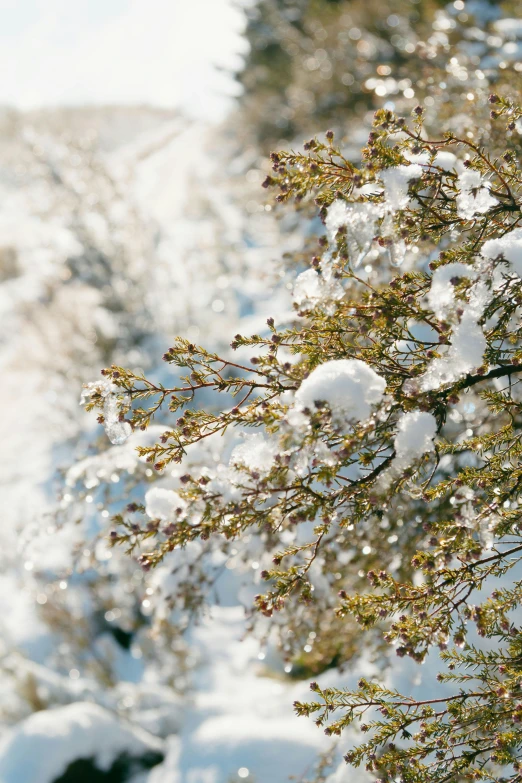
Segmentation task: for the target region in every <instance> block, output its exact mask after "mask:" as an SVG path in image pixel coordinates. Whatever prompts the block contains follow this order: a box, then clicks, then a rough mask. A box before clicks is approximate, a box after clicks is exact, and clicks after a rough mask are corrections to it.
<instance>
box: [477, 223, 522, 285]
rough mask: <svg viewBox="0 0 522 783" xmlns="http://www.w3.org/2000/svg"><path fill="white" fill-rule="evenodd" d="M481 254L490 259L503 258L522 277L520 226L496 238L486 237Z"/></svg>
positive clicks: (521, 235)
mask: <svg viewBox="0 0 522 783" xmlns="http://www.w3.org/2000/svg"><path fill="white" fill-rule="evenodd" d="M481 255H482V257H483V258H485V259H487V260H490V261H494V260H495V259H496V258H499V257H502V258H504V259H505V260H506V261H509V263H510V264H511V266H512V267H513V269H514V270H515V272H516V273H517V275H519V276H520V277H522V228H515V229H513V231H510V232H509V233H508V234H504V236H503V237H498V239H488V241H487V242H484V244H483V246H482V250H481Z"/></svg>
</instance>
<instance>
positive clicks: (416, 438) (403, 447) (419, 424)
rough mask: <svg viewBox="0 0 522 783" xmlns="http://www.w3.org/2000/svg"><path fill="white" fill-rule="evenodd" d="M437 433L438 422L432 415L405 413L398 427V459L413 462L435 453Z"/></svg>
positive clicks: (418, 412) (421, 412)
mask: <svg viewBox="0 0 522 783" xmlns="http://www.w3.org/2000/svg"><path fill="white" fill-rule="evenodd" d="M436 432H437V422H436V421H435V417H434V416H433V415H432V414H431V413H427V412H425V411H411V412H409V413H403V414H402V416H401V418H400V419H399V422H398V425H397V435H396V436H395V442H394V446H395V452H396V454H397V457H398V458H399V459H401V460H405V461H407V462H412V461H413V460H414V459H416V458H417V457H421V456H422V455H423V454H426V453H427V452H428V451H433V448H434V446H433V438H434V437H435V435H436Z"/></svg>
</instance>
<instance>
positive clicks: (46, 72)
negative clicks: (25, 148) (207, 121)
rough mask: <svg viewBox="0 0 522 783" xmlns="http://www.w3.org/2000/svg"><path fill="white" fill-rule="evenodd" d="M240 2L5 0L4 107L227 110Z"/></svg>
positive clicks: (0, 8)
mask: <svg viewBox="0 0 522 783" xmlns="http://www.w3.org/2000/svg"><path fill="white" fill-rule="evenodd" d="M243 23H244V22H243V16H242V14H241V12H240V11H238V10H237V8H235V7H234V4H233V2H232V0H0V103H1V104H12V105H16V106H20V107H22V108H28V107H29V108H32V107H36V106H45V105H57V104H82V103H142V102H144V103H151V104H156V105H161V106H182V107H183V108H185V109H187V110H188V111H190V112H191V113H192V114H196V115H199V116H211V117H214V116H217V115H219V114H221V113H222V112H223V111H224V109H225V107H226V101H225V100H224V99H223V94H226V93H229V94H230V93H231V92H233V90H234V85H233V84H232V83H231V80H229V79H227V78H226V77H224V76H223V75H222V74H220V73H218V72H217V71H216V69H215V67H214V66H215V65H216V64H217V65H221V66H225V67H228V68H231V67H234V66H237V65H238V63H239V62H240V59H239V55H240V52H242V51H244V47H245V43H244V41H243V40H242V39H241V32H242V30H243Z"/></svg>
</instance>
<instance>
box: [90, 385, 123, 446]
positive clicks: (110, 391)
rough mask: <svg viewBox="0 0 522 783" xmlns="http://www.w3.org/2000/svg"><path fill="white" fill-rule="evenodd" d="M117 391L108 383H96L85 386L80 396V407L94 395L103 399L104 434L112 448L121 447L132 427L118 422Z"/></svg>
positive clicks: (114, 386) (116, 388) (115, 387)
mask: <svg viewBox="0 0 522 783" xmlns="http://www.w3.org/2000/svg"><path fill="white" fill-rule="evenodd" d="M118 391H119V390H118V387H117V386H116V385H115V384H113V383H111V382H110V381H96V382H94V383H87V384H85V386H84V387H83V389H82V393H81V396H80V405H85V403H86V402H87V401H88V400H89V399H90V398H91V397H92V396H93V395H95V394H99V395H100V396H101V397H103V401H104V402H103V418H104V427H105V432H106V433H107V437H108V438H109V440H110V442H111V443H112V444H113V445H114V446H121V445H122V443H125V441H126V440H127V439H128V438H129V437H130V436H131V435H132V427H131V425H130V424H129V422H128V421H120V412H119V409H118V396H117V395H118Z"/></svg>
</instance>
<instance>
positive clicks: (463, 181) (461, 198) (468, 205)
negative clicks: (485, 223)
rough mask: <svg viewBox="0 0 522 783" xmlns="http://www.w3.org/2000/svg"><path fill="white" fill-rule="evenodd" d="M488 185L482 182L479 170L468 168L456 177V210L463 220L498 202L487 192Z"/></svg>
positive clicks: (485, 210)
mask: <svg viewBox="0 0 522 783" xmlns="http://www.w3.org/2000/svg"><path fill="white" fill-rule="evenodd" d="M489 188H490V185H489V183H488V182H484V180H483V179H482V175H481V174H480V171H473V170H472V169H468V170H466V171H463V172H462V174H460V175H459V178H458V189H459V193H458V195H457V212H458V214H459V217H461V218H463V219H464V220H472V219H473V217H475V215H477V214H480V215H482V214H484V213H485V212H487V211H488V210H489V209H491V207H494V206H495V204H498V201H497V199H496V198H494V197H493V196H492V195H491V194H490V192H489Z"/></svg>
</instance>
